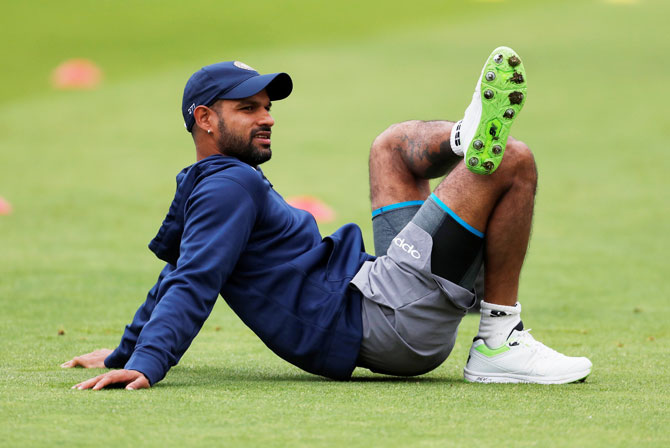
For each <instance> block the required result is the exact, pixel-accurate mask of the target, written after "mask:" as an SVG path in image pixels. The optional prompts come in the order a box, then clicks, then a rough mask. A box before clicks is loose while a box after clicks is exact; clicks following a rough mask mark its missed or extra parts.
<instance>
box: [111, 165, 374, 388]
mask: <svg viewBox="0 0 670 448" xmlns="http://www.w3.org/2000/svg"><path fill="white" fill-rule="evenodd" d="M149 248H150V249H151V250H152V251H153V252H154V253H155V254H156V255H157V256H158V257H159V258H161V259H162V260H164V261H166V262H167V264H166V266H165V268H164V269H163V270H162V272H161V273H160V276H159V277H158V281H157V282H156V284H155V285H154V287H153V288H152V289H151V290H150V291H149V294H148V295H147V299H146V301H145V302H144V304H143V305H142V306H140V308H139V309H138V310H137V313H136V314H135V318H134V319H133V322H132V323H131V324H129V325H128V326H126V329H125V332H124V334H123V337H122V339H121V342H120V344H119V346H118V347H117V348H116V350H114V352H113V353H112V354H111V355H109V356H108V357H107V359H105V365H106V366H107V367H123V368H126V369H132V370H138V371H140V372H142V373H143V374H144V375H145V376H146V377H147V379H148V380H149V381H150V382H151V384H155V383H156V382H158V381H160V380H161V379H163V377H164V376H165V374H166V373H167V371H168V370H169V369H170V367H172V366H174V365H176V364H177V362H179V359H180V358H181V356H182V355H183V354H184V352H185V351H186V349H187V348H188V347H189V345H190V344H191V341H192V340H193V338H194V337H195V336H196V335H197V334H198V331H200V328H201V327H202V325H203V323H204V322H205V320H206V319H207V317H208V316H209V314H210V312H211V311H212V308H213V307H214V303H215V302H216V300H217V298H218V296H219V294H221V296H222V297H223V298H224V299H225V300H226V302H227V303H228V305H230V307H231V308H232V309H233V311H234V312H235V313H236V314H237V315H238V316H239V317H240V318H241V319H242V321H244V323H245V324H246V325H247V326H249V328H251V330H252V331H253V332H254V333H256V334H257V335H258V336H259V337H260V338H261V340H262V341H263V342H264V343H265V344H266V345H267V346H268V347H269V348H270V349H271V350H272V351H274V352H275V353H276V354H277V355H279V356H281V357H282V358H283V359H285V360H287V361H288V362H290V363H292V364H294V365H296V366H298V367H300V368H302V369H304V370H306V371H308V372H311V373H314V374H317V375H322V376H325V377H329V378H334V379H347V378H349V377H350V376H351V373H352V371H353V369H354V368H355V363H356V358H357V356H358V351H359V348H360V341H361V336H362V323H361V295H360V292H358V290H356V289H355V288H354V287H353V286H349V281H350V280H351V279H352V278H353V276H354V275H355V274H356V272H357V271H358V270H359V268H360V266H361V265H362V264H363V262H365V261H366V260H371V259H373V257H372V256H371V255H368V254H366V253H365V249H364V247H363V239H362V235H361V231H360V229H359V228H358V226H356V225H354V224H348V225H345V226H343V227H341V228H340V229H339V230H337V231H336V232H335V233H334V234H333V235H331V236H329V237H326V238H323V239H322V238H321V235H320V234H319V229H318V227H317V225H316V222H315V221H314V218H313V217H312V215H310V214H309V213H307V212H305V211H302V210H298V209H296V208H293V207H291V206H289V205H288V204H287V203H286V202H285V201H284V199H283V198H282V197H281V196H280V195H279V194H278V193H277V192H275V191H274V189H273V188H272V185H271V184H270V182H269V181H268V180H267V179H266V178H265V176H263V173H262V172H261V171H260V170H259V169H254V168H252V167H250V166H249V165H247V164H244V163H242V162H240V161H239V160H238V159H235V158H232V157H224V156H219V155H216V156H211V157H208V158H206V159H203V160H201V161H199V162H197V163H195V164H194V165H191V166H190V167H188V168H185V169H184V170H182V171H181V173H179V175H178V176H177V192H176V194H175V198H174V200H173V202H172V205H171V206H170V210H169V212H168V214H167V216H166V218H165V220H164V221H163V225H162V226H161V228H160V230H159V232H158V234H157V235H156V238H154V240H153V241H151V243H150V244H149Z"/></svg>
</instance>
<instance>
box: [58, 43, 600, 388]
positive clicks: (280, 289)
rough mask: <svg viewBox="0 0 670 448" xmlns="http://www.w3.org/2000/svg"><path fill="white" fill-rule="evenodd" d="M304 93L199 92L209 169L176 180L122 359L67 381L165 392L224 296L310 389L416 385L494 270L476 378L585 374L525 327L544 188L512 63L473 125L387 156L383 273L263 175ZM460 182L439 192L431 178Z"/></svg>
mask: <svg viewBox="0 0 670 448" xmlns="http://www.w3.org/2000/svg"><path fill="white" fill-rule="evenodd" d="M291 90H292V81H291V78H290V77H289V76H288V75H287V74H285V73H275V74H271V75H259V74H258V73H257V72H256V71H255V70H253V69H251V68H250V67H249V66H247V65H245V64H242V63H240V62H237V61H235V62H223V63H218V64H213V65H210V66H207V67H204V68H202V69H201V70H199V71H198V72H196V73H195V74H194V75H193V76H191V78H190V79H189V81H188V82H187V84H186V88H185V90H184V97H183V104H182V113H183V116H184V120H185V125H186V128H187V130H188V131H189V132H191V133H192V136H193V140H194V143H195V148H196V155H197V160H198V161H197V162H196V163H195V164H194V165H192V166H190V167H188V168H186V169H184V170H183V171H182V172H181V173H180V174H179V176H178V177H177V184H178V186H177V192H176V195H175V198H174V200H173V202H172V205H171V206H170V210H169V212H168V215H167V217H166V218H165V220H164V222H163V225H162V227H161V228H160V230H159V232H158V235H157V236H156V238H154V240H153V241H152V242H151V243H150V245H149V247H150V249H151V250H152V251H153V252H154V253H156V255H157V256H158V257H159V258H161V259H162V260H164V261H166V262H167V264H166V266H165V268H164V269H163V271H162V272H161V274H160V276H159V278H158V281H157V283H156V285H155V286H154V287H153V288H152V289H151V291H150V292H149V294H148V296H147V299H146V301H145V302H144V304H143V305H142V306H141V307H140V308H139V310H138V311H137V313H136V315H135V318H134V320H133V322H132V323H131V324H130V325H128V326H127V327H126V330H125V333H124V335H123V337H122V339H121V342H120V344H119V346H118V347H117V348H116V350H114V351H113V352H112V351H111V350H98V351H95V352H93V353H89V354H87V355H83V356H81V357H77V358H74V359H72V360H71V361H68V362H66V363H64V364H63V367H74V366H83V367H109V368H120V370H114V371H111V372H108V373H106V374H103V375H100V376H97V377H95V378H92V379H90V380H88V381H85V382H83V383H80V384H78V385H76V386H74V387H76V388H78V389H88V388H92V389H95V390H97V389H101V388H103V387H105V386H108V385H111V384H119V385H125V386H126V389H139V388H146V387H149V386H150V385H153V384H155V383H157V382H158V381H160V380H161V379H162V378H163V377H164V376H165V374H166V373H167V371H168V370H169V369H170V367H172V366H173V365H175V364H177V362H178V361H179V359H180V358H181V356H182V355H183V353H184V352H185V351H186V349H187V348H188V346H189V345H190V343H191V341H192V340H193V338H194V337H195V336H196V334H197V333H198V331H199V330H200V328H201V327H202V325H203V323H204V321H205V320H206V319H207V317H208V315H209V313H210V311H211V310H212V307H213V306H214V303H215V301H216V299H217V297H218V295H219V293H220V294H221V296H222V297H223V298H224V299H225V300H226V302H228V304H229V305H230V307H231V308H232V309H233V310H234V311H235V312H236V313H237V314H238V316H239V317H240V318H241V319H242V320H243V321H244V322H245V323H246V324H247V325H248V326H249V327H250V328H251V329H252V330H253V331H254V332H255V333H256V334H257V335H258V336H259V337H260V338H261V340H262V341H263V342H264V343H265V344H266V345H267V346H268V347H269V348H270V349H271V350H273V351H274V352H275V353H277V354H278V355H279V356H281V357H282V358H284V359H285V360H287V361H289V362H291V363H292V364H294V365H296V366H298V367H300V368H302V369H304V370H306V371H308V372H312V373H314V374H318V375H322V376H325V377H329V378H334V379H347V378H349V377H350V375H351V373H352V371H353V369H354V368H355V367H356V366H360V367H365V368H368V369H370V370H372V371H374V372H380V373H386V374H392V375H419V374H422V373H425V372H428V371H430V370H432V369H434V368H436V367H437V366H439V365H440V364H441V363H442V362H443V361H444V360H445V359H446V357H447V356H448V355H449V353H450V352H451V349H452V348H453V346H454V343H455V339H456V332H457V328H458V325H459V323H460V321H461V319H462V317H463V316H464V315H465V313H466V312H467V311H468V309H470V308H471V307H472V306H473V305H474V302H475V300H474V296H473V294H472V292H471V290H472V288H473V285H474V282H475V278H476V276H477V273H478V272H479V270H480V267H481V264H482V262H485V266H486V274H485V282H486V299H485V301H483V302H482V303H481V321H480V326H479V332H478V334H477V337H476V338H475V339H474V342H473V344H472V347H471V349H470V356H469V358H468V361H467V364H466V366H465V370H464V376H465V379H466V380H468V381H475V382H532V383H544V384H557V383H567V382H573V381H578V380H583V379H584V378H586V376H588V375H589V373H590V372H591V362H590V361H589V360H588V359H586V358H571V357H566V356H564V355H562V354H560V353H558V352H555V351H554V350H551V349H550V348H548V347H546V346H544V345H543V344H541V343H540V342H537V341H536V340H535V339H534V338H533V337H532V336H531V335H530V333H529V332H528V331H526V330H524V327H523V324H522V323H521V319H520V312H521V306H520V304H519V303H518V302H517V292H518V285H519V274H520V271H521V266H522V264H523V260H524V257H525V254H526V249H527V246H528V240H529V235H530V228H531V220H532V214H533V205H534V196H535V188H536V181H537V174H536V169H535V164H534V161H533V156H532V154H531V152H530V151H529V149H528V147H527V146H526V145H525V144H523V143H522V142H520V141H517V140H514V139H511V138H510V139H509V141H508V135H509V128H510V126H511V124H512V122H513V121H514V119H515V118H516V116H517V115H518V113H519V112H520V110H521V108H522V107H523V105H524V103H525V93H526V81H525V71H524V67H523V65H522V63H521V60H520V59H519V57H518V56H517V55H516V54H515V53H514V51H513V50H511V49H509V48H506V47H500V48H498V49H496V50H494V52H493V53H492V54H491V56H490V57H489V58H488V60H487V61H486V64H485V66H484V69H483V70H482V75H481V76H480V79H479V81H478V83H477V86H476V89H475V93H474V95H473V100H472V103H471V104H470V106H469V107H468V109H467V110H466V112H465V116H464V118H463V120H461V121H459V122H458V123H456V124H453V123H449V122H446V121H439V122H419V121H411V122H405V123H400V124H396V125H393V126H391V127H390V128H388V129H387V130H386V131H384V132H383V133H382V134H381V135H380V136H378V137H377V138H376V139H375V141H374V143H373V145H372V148H371V152H370V191H371V193H370V197H371V201H372V209H373V213H372V215H373V228H374V238H375V248H376V252H377V256H378V257H377V258H375V257H373V256H371V255H368V254H366V253H365V252H364V248H363V241H362V236H361V232H360V229H359V228H358V227H357V226H355V225H353V224H348V225H345V226H344V227H342V228H340V229H339V230H338V231H337V232H335V233H334V234H333V235H331V236H329V237H326V238H323V239H322V238H321V236H320V234H319V231H318V227H317V226H316V223H315V221H314V219H313V218H312V217H311V215H309V214H308V213H306V212H304V211H301V210H297V209H294V208H292V207H290V206H288V205H287V204H286V202H284V200H283V199H282V197H281V196H279V195H278V194H277V193H276V192H275V191H274V189H273V188H272V184H270V182H269V181H268V180H267V179H266V178H265V176H264V175H263V173H262V171H261V169H260V168H259V165H261V164H262V163H264V162H266V161H268V160H269V159H270V157H271V155H272V151H271V135H272V134H271V130H272V126H273V125H274V120H273V118H272V116H271V115H270V107H271V101H274V100H281V99H283V98H286V97H287V96H288V95H289V94H290V92H291ZM503 155H504V163H501V162H502V159H503ZM462 159H463V160H464V161H463V162H461V160H462ZM447 172H448V173H449V174H448V175H447V176H446V177H445V178H444V179H443V180H442V181H441V183H440V184H439V185H438V186H437V188H436V189H435V191H433V192H432V193H431V192H430V188H429V183H428V179H430V178H434V177H438V176H441V175H444V174H445V173H447Z"/></svg>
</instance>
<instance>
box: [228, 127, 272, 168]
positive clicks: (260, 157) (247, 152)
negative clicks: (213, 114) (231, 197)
mask: <svg viewBox="0 0 670 448" xmlns="http://www.w3.org/2000/svg"><path fill="white" fill-rule="evenodd" d="M260 131H267V132H269V131H270V127H269V126H261V127H258V128H255V129H253V130H252V131H251V134H250V135H249V139H248V140H245V139H244V138H243V137H242V136H239V135H234V134H233V133H232V132H230V131H228V128H226V124H225V123H224V122H223V119H222V118H221V117H220V120H219V135H220V137H219V140H218V141H217V142H216V143H217V146H218V149H219V152H220V153H221V154H223V155H225V156H230V157H235V158H237V159H239V160H240V161H241V162H244V163H246V164H247V165H250V166H253V167H256V166H258V165H260V164H261V163H265V162H267V161H268V160H270V158H271V157H272V151H271V150H270V148H267V149H265V150H262V149H259V148H257V147H256V146H254V144H253V138H254V135H256V133H257V132H260Z"/></svg>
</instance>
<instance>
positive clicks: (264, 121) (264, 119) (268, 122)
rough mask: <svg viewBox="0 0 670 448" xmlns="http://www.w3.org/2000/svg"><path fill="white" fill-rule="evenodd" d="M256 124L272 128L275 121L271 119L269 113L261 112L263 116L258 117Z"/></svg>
mask: <svg viewBox="0 0 670 448" xmlns="http://www.w3.org/2000/svg"><path fill="white" fill-rule="evenodd" d="M258 124H260V125H263V126H270V127H272V126H274V124H275V119H274V118H272V115H270V112H269V111H263V115H262V116H261V117H260V120H259V122H258Z"/></svg>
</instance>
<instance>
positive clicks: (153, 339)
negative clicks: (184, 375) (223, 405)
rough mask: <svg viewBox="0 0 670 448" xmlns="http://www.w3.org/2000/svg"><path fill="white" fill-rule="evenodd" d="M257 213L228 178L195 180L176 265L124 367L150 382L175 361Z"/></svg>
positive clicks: (244, 193)
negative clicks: (139, 373)
mask: <svg viewBox="0 0 670 448" xmlns="http://www.w3.org/2000/svg"><path fill="white" fill-rule="evenodd" d="M257 213H258V209H257V205H256V204H255V202H254V200H253V198H252V196H251V195H250V193H249V192H248V191H247V190H246V189H245V188H244V187H243V186H242V185H240V184H238V183H237V182H236V181H234V180H232V179H228V178H221V177H216V178H213V177H210V178H207V179H205V180H203V181H202V182H201V183H200V184H198V185H197V186H196V188H195V189H194V190H193V192H192V194H191V196H190V197H189V199H188V201H187V203H186V206H185V215H184V233H183V236H182V240H181V244H180V255H179V259H178V260H177V265H176V268H175V269H174V270H173V271H171V272H170V273H168V274H167V275H166V276H165V278H164V279H163V280H162V281H161V282H160V284H159V285H158V288H157V301H156V305H155V308H154V309H153V312H152V313H151V315H150V317H149V319H148V321H147V322H146V324H145V325H144V326H143V328H142V330H141V332H140V333H139V337H138V338H137V343H136V344H135V349H134V351H133V353H132V355H131V356H130V359H129V360H128V362H127V363H126V365H125V368H126V369H131V370H137V371H140V372H142V373H143V374H144V375H145V376H146V377H147V379H148V380H149V382H150V383H151V384H152V385H153V384H155V383H157V382H158V381H160V380H161V379H163V377H164V376H165V374H166V373H167V371H168V370H169V369H170V367H172V366H174V365H176V364H177V362H179V359H180V358H181V356H182V355H183V354H184V352H185V351H186V349H187V348H188V347H189V346H190V344H191V341H192V340H193V338H195V336H196V335H197V334H198V332H199V331H200V328H201V327H202V325H203V324H204V322H205V320H206V319H207V317H208V316H209V314H210V312H211V311H212V308H213V307H214V303H215V302H216V299H217V297H218V295H219V291H220V290H221V288H222V286H223V284H224V282H225V281H226V279H227V278H228V276H229V275H230V273H231V272H232V271H233V269H234V267H235V265H236V264H237V260H238V259H239V257H240V255H241V253H242V251H243V250H244V247H245V246H246V244H247V241H248V239H249V235H250V234H251V230H252V229H253V227H254V224H255V221H256V216H257Z"/></svg>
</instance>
